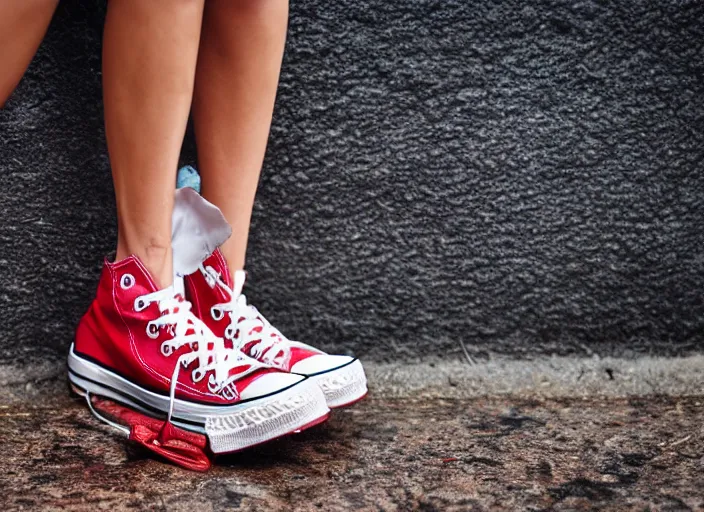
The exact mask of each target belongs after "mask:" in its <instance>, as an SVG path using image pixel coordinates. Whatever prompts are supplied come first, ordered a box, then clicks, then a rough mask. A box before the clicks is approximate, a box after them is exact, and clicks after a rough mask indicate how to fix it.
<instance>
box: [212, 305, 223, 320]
mask: <svg viewBox="0 0 704 512" xmlns="http://www.w3.org/2000/svg"><path fill="white" fill-rule="evenodd" d="M210 316H212V317H213V320H215V321H216V322H219V321H220V320H222V319H223V318H224V316H225V314H224V313H223V312H222V309H220V308H219V307H217V306H213V307H212V308H210Z"/></svg>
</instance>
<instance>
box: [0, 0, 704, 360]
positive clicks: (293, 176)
mask: <svg viewBox="0 0 704 512" xmlns="http://www.w3.org/2000/svg"><path fill="white" fill-rule="evenodd" d="M81 4H82V5H80V4H79V2H78V1H73V2H65V3H64V4H63V5H62V6H61V7H60V9H59V12H58V13H57V16H56V18H55V20H54V23H53V25H52V27H51V30H50V33H49V35H48V38H47V40H46V41H45V44H44V45H43V47H42V48H41V50H40V53H39V55H38V57H37V58H36V59H35V61H34V62H33V64H32V66H31V69H30V70H29V72H28V74H27V76H26V77H25V79H24V81H23V82H22V84H21V86H20V88H19V89H18V90H17V91H16V94H15V95H14V97H13V98H12V99H11V101H10V102H9V103H8V105H7V108H6V109H5V110H4V111H0V176H2V187H1V190H0V208H1V211H2V212H3V220H4V222H3V223H2V225H0V244H1V245H0V311H2V318H3V320H4V321H3V329H2V331H1V332H0V362H4V363H18V362H19V363H25V364H33V363H35V362H37V361H38V360H39V359H42V358H43V359H47V358H48V359H49V360H58V359H59V358H62V357H63V355H64V354H65V351H66V349H67V347H68V345H69V344H70V342H71V338H72V336H73V326H74V325H75V323H76V322H77V320H78V318H79V316H80V315H81V314H82V312H83V311H84V309H85V308H86V306H87V305H88V303H89V301H90V299H91V297H92V294H93V292H94V288H95V285H96V279H97V276H98V272H99V268H100V263H101V258H102V256H103V254H104V253H106V252H108V251H110V250H111V249H112V247H113V245H114V240H115V219H114V215H115V211H114V206H113V204H112V201H113V192H112V186H111V183H110V174H109V164H108V160H107V157H106V150H105V144H104V135H103V129H102V120H101V119H102V117H101V116H102V112H101V100H100V32H101V24H102V16H103V13H102V8H101V7H99V6H93V5H92V3H91V2H82V3H81ZM183 160H184V162H186V163H192V162H194V161H195V150H194V146H193V142H192V138H191V137H190V136H189V137H188V139H187V141H186V145H185V149H184V155H183ZM703 165H704V4H702V3H701V2H695V1H689V2H686V1H677V2H673V1H669V0H668V1H660V2H653V1H641V0H636V1H633V2H612V1H607V0H598V1H576V2H574V1H573V2H562V1H546V0H538V1H536V2H521V1H518V0H507V1H504V2H499V1H496V2H491V1H477V2H467V1H465V0H443V1H430V0H409V1H407V2H380V1H378V2H372V1H351V0H343V1H341V2H332V3H330V2H323V1H319V0H311V1H306V2H302V1H296V0H294V1H293V4H292V15H291V23H290V37H289V44H288V48H287V54H286V58H285V62H284V70H283V75H282V82H281V86H280V94H279V99H278V103H277V110H276V115H275V120H274V127H273V130H272V137H271V142H270V147H269V152H268V155H267V159H266V162H265V168H264V172H263V176H262V180H261V190H260V193H259V196H258V199H257V204H256V209H255V215H254V221H253V222H254V223H253V230H252V236H251V244H250V256H249V265H248V266H249V270H250V273H251V277H252V283H251V287H250V291H249V295H250V297H251V298H252V299H254V300H255V301H256V303H257V304H258V305H259V306H260V309H262V310H263V311H264V312H265V313H266V314H268V316H269V317H270V318H271V319H272V321H274V323H276V324H277V325H279V326H280V327H281V328H282V330H283V331H284V332H286V333H288V334H290V335H292V336H293V337H298V338H301V339H303V340H308V341H311V342H314V343H316V344H318V345H320V346H322V347H323V348H326V349H330V350H339V351H344V350H351V351H354V352H356V353H357V354H359V355H362V356H365V357H367V358H369V359H376V360H380V361H381V360H389V359H392V358H396V357H401V358H403V359H405V360H413V359H428V358H430V357H433V356H441V357H446V358H460V357H464V356H463V354H462V348H461V343H464V344H465V345H466V349H467V351H468V352H469V353H470V355H471V356H472V357H473V358H475V359H482V358H485V357H488V356H490V354H492V353H493V354H506V355H509V356H513V357H517V358H520V357H531V356H536V355H540V354H553V353H557V354H562V355H566V354H572V353H579V354H591V353H598V354H611V355H633V354H636V353H648V354H663V355H674V354H685V353H693V352H701V351H702V349H704V300H703V297H704V254H703V246H704V173H703V169H702V166H703Z"/></svg>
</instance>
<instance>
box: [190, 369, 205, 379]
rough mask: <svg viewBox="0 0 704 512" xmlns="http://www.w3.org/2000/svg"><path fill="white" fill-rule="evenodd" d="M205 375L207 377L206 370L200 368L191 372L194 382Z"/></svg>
mask: <svg viewBox="0 0 704 512" xmlns="http://www.w3.org/2000/svg"><path fill="white" fill-rule="evenodd" d="M203 377H205V372H204V371H203V370H201V369H200V368H196V369H195V370H193V371H192V372H191V379H193V382H200V381H201V380H203Z"/></svg>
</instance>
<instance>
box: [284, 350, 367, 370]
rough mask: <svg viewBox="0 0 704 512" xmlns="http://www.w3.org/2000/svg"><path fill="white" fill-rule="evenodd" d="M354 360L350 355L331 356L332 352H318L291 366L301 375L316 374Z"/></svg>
mask: <svg viewBox="0 0 704 512" xmlns="http://www.w3.org/2000/svg"><path fill="white" fill-rule="evenodd" d="M352 361H354V357H350V356H331V355H330V354H316V355H314V356H310V357H306V358H305V359H303V360H301V361H298V362H297V363H296V364H294V365H293V366H292V367H291V371H292V372H293V373H300V374H301V375H314V374H316V373H321V372H327V371H330V370H334V369H335V368H339V367H341V366H345V365H346V364H349V363H351V362H352Z"/></svg>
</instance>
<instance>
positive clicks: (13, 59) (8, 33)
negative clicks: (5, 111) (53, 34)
mask: <svg viewBox="0 0 704 512" xmlns="http://www.w3.org/2000/svg"><path fill="white" fill-rule="evenodd" d="M58 3H59V0H21V1H3V2H0V108H2V107H3V106H4V105H5V102H6V101H7V99H8V98H9V97H10V94H12V91H14V90H15V87H17V84H18V83H19V82H20V79H21V78H22V75H23V74H24V72H25V70H26V69H27V66H29V63H30V62H31V60H32V57H34V54H35V53H36V52H37V48H39V44H40V43H41V42H42V38H43V37H44V34H45V33H46V29H47V27H48V26H49V22H50V21H51V17H52V16H53V15H54V10H56V5H57V4H58Z"/></svg>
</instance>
